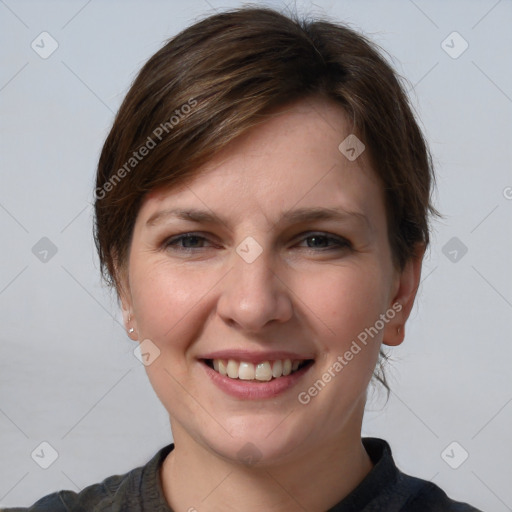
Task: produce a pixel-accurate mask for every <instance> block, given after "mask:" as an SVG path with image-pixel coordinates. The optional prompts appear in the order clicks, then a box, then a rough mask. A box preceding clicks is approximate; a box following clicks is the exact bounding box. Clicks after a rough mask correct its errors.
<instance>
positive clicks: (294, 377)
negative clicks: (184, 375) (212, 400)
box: [201, 361, 313, 400]
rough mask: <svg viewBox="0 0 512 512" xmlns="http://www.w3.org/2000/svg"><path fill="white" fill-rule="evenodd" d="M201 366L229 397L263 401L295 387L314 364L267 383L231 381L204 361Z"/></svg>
mask: <svg viewBox="0 0 512 512" xmlns="http://www.w3.org/2000/svg"><path fill="white" fill-rule="evenodd" d="M201 366H202V367H203V368H204V369H205V371H206V374H207V375H208V377H210V379H212V381H213V383H214V384H215V385H216V386H217V387H219V388H220V389H221V390H222V391H224V392H225V393H227V394H228V395H231V396H233V397H235V398H240V399H243V400H262V399H265V398H274V397H276V396H278V395H280V394H282V393H284V392H285V391H287V390H288V389H290V388H291V387H293V386H294V385H295V384H297V382H298V381H299V380H300V379H301V378H302V376H303V375H305V374H306V373H307V371H308V370H309V369H310V368H311V367H312V366H313V364H311V363H310V364H308V365H307V366H305V367H304V368H301V369H300V370H297V371H296V372H294V373H291V374H290V375H286V376H283V377H278V378H277V379H272V380H269V381H267V382H265V381H252V380H241V379H231V378H230V377H225V376H224V375H221V374H220V373H218V372H216V371H215V370H213V369H212V368H210V367H209V366H208V365H207V364H206V363H204V362H203V361H201Z"/></svg>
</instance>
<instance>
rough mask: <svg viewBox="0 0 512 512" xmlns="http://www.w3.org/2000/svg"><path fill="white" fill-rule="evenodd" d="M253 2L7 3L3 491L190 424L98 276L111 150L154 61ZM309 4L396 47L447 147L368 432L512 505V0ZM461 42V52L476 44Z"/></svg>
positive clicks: (3, 30) (114, 455)
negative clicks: (428, 234) (96, 210)
mask: <svg viewBox="0 0 512 512" xmlns="http://www.w3.org/2000/svg"><path fill="white" fill-rule="evenodd" d="M261 3H262V4H263V3H266V4H267V5H276V6H282V5H283V3H282V2H278V1H275V2H261ZM235 5H241V2H237V1H232V2H221V1H216V0H210V1H205V0H196V1H189V2H187V4H186V5H185V4H183V3H181V2H178V1H166V2H164V1H145V2H143V1H131V2H130V1H123V2H121V1H103V2H101V1H99V0H92V1H89V2H86V1H82V2H75V1H66V2H64V1H62V2H52V1H44V2H36V1H33V2H28V1H14V0H0V24H1V25H0V52H1V54H2V56H1V58H2V65H1V67H0V103H1V113H2V116H1V123H0V126H1V147H0V158H1V164H0V173H1V188H0V232H1V237H2V251H1V253H0V311H1V313H0V314H1V324H0V434H1V439H0V457H1V459H0V503H1V504H2V505H4V506H5V505H7V506H9V505H11V506H12V505H25V506H28V505H29V504H31V503H33V502H34V501H35V500H36V499H38V498H40V497H42V496H43V495H46V494H48V493H50V492H54V491H56V490H60V489H64V488H66V489H72V490H76V491H78V490H79V489H82V488H84V487H85V486H87V485H90V484H92V483H96V482H99V481H100V480H102V479H103V478H105V477H107V476H109V475H111V474H114V473H124V472H126V471H128V470H130V469H132V468H134V467H136V466H138V465H141V464H144V463H145V462H147V460H149V458H150V457H151V456H152V455H153V454H154V453H155V452H156V451H157V450H158V449H159V448H160V447H162V446H163V445H164V444H167V443H169V442H171V440H172V438H171V434H170V429H169V423H168V418H167V414H166V411H165V410H164V408H163V406H162V405H161V404H160V403H159V401H158V399H157V398H156V396H155V395H154V392H153V391H152V389H151V387H150V385H149V382H148V380H147V377H146V374H145V370H144V367H143V366H142V364H140V363H139V361H138V360H137V359H136V358H135V357H134V355H133V350H134V349H135V347H136V344H135V343H134V342H132V341H130V340H129V339H128V337H127V335H126V334H125V332H124V330H123V328H122V326H121V317H120V314H119V312H118V309H117V305H116V302H115V300H114V299H113V298H112V296H111V295H110V294H109V292H108V291H107V290H106V289H105V288H104V287H103V286H102V284H101V282H100V279H99V272H98V263H97V259H96V255H95V251H94V246H93V240H92V208H91V202H92V199H93V195H92V191H93V180H94V173H95V165H96V162H97V158H98V155H99V151H100V148H101V145H102V143H103V140H104V138H105V136H106V134H107V132H108V130H109V128H110V125H111V123H112V121H113V115H114V112H115V111H116V110H117V108H118V107H119V105H120V102H121V100H122V98H123V95H124V94H125V93H126V91H127V89H128V87H129V85H130V83H131V81H132V79H133V78H134V76H135V73H136V72H137V71H138V70H139V68H140V67H141V66H142V64H143V63H144V62H145V61H146V60H147V59H148V58H149V57H150V56H151V55H152V54H153V53H154V52H156V51H157V50H158V49H159V48H160V47H161V45H162V43H163V41H164V40H165V39H167V38H169V37H171V36H172V35H174V34H176V33H177V32H178V31H179V30H181V29H182V28H184V27H186V26H187V25H189V24H191V23H192V22H193V21H195V20H196V19H197V18H198V17H202V16H203V15H205V14H207V13H213V12H215V10H216V9H220V8H223V7H227V6H235ZM295 5H296V8H297V10H298V11H299V12H301V13H304V12H308V13H310V14H315V13H324V12H327V13H328V14H330V15H332V16H333V17H334V18H336V19H338V20H340V21H345V22H347V23H348V24H349V25H350V26H352V27H354V28H356V29H359V30H361V31H362V32H363V33H365V34H367V35H369V36H370V37H371V38H372V39H373V40H374V41H376V42H377V43H378V44H380V45H381V46H383V47H384V48H385V49H386V50H387V51H388V52H389V53H390V54H391V55H393V57H394V65H395V67H396V68H397V70H398V71H399V73H401V74H402V75H403V76H405V77H406V78H407V79H408V80H409V82H410V87H411V97H412V101H413V103H414V105H415V107H416V109H417V112H418V115H419V117H420V119H421V122H422V126H423V127H424V130H425V133H426V135H427V138H428V140H429V143H430V144H431V148H432V151H433V154H434V157H435V164H436V168H437V172H438V193H437V195H436V204H437V206H438V208H439V209H440V210H441V211H442V212H443V213H444V214H445V215H446V218H445V219H444V220H442V221H438V222H436V223H435V225H434V236H433V240H432V248H431V250H430V252H429V253H428V255H427V258H426V261H425V264H424V270H423V272H424V273H423V281H422V285H421V288H420V291H419V295H418V299H417V304H416V306H415V308H414V310H413V314H412V316H411V319H410V321H409V323H408V324H407V328H406V334H407V335H406V341H405V343H404V344H403V345H402V346H400V347H398V348H396V349H393V350H392V355H393V358H394V363H393V366H392V367H391V368H388V377H389V378H390V383H391V386H392V389H393V392H392V394H391V397H390V400H389V402H388V404H387V405H385V404H384V400H383V398H382V394H381V395H379V394H375V395H372V398H371V400H370V402H369V404H368V412H367V415H366V417H365V423H364V431H363V434H364V435H373V436H378V437H382V438H385V439H387V440H388V441H389V442H390V444H391V446H392V449H393V453H394V455H395V457H396V460H397V463H398V464H399V466H400V467H401V469H402V470H404V471H406V472H408V473H411V474H414V475H416V476H419V477H422V478H425V479H429V480H430V479H431V480H432V481H433V482H435V483H436V484H438V485H439V486H441V487H442V488H444V489H445V490H446V491H447V492H448V493H449V495H451V496H452V497H453V498H457V499H463V500H465V501H468V502H471V503H472V504H474V505H475V506H478V507H479V508H482V509H483V510H489V511H490V510H492V511H496V512H501V511H505V510H512V487H511V486H510V481H511V476H512V475H511V470H510V460H511V459H512V445H511V442H510V426H511V420H512V404H511V401H512V382H511V378H510V375H511V372H510V360H511V359H512V343H511V334H510V333H511V332H512V314H511V313H512V272H511V266H510V254H511V253H512V237H511V236H510V235H511V230H510V225H511V221H512V200H511V198H512V188H511V187H512V173H511V164H510V162H512V150H511V147H512V144H511V142H512V141H511V126H512V66H511V65H510V64H511V49H512V31H511V30H510V27H511V26H512V2H511V1H510V0H501V1H494V0H493V1H468V0H463V1H462V0H461V1H449V2H447V1H444V2H443V1H429V2H427V1H425V0H423V1H420V0H416V1H414V2H413V1H407V0H403V1H390V0H386V1H380V2H377V1H369V0H359V1H357V2H356V1H339V2H335V1H317V2H316V3H315V4H313V3H310V2H305V1H304V2H299V1H298V2H296V3H295ZM43 31H47V32H49V33H50V34H51V36H52V37H53V38H54V39H55V40H56V41H57V42H58V45H59V46H58V49H57V50H56V51H55V53H53V54H52V55H51V56H50V57H48V58H47V59H43V58H41V57H40V56H39V55H38V54H37V53H36V52H35V51H34V50H33V49H32V48H31V43H32V41H33V40H36V42H37V41H38V39H36V38H37V37H38V36H39V34H40V33H41V32H43ZM453 31H457V32H458V33H460V35H461V36H462V37H463V38H464V40H466V41H467V43H468V44H469V47H468V48H467V50H466V51H465V52H464V53H462V54H461V55H460V56H458V58H452V57H451V56H450V55H448V54H447V53H446V51H445V50H444V49H443V47H442V42H443V41H444V40H446V38H447V36H448V35H449V34H451V33H452V32H453ZM452 41H453V42H452ZM447 44H448V45H449V46H452V47H453V48H451V50H450V51H451V52H452V53H453V52H458V51H460V49H461V48H462V44H463V43H462V41H461V40H459V39H457V36H455V39H454V38H453V37H452V38H451V39H450V38H449V39H448V40H447V42H445V43H444V45H445V48H446V45H447ZM45 47H46V48H48V47H49V46H48V44H46V46H45ZM507 187H508V188H507ZM42 237H47V238H48V239H50V240H51V242H52V243H53V244H54V245H55V246H56V248H57V252H56V254H55V255H53V256H52V254H51V252H50V253H48V255H47V261H46V262H43V261H40V259H39V258H38V257H36V255H35V254H34V253H33V252H32V248H33V247H34V246H35V245H36V243H37V242H38V241H39V240H40V239H41V238H42ZM453 237H457V239H458V241H455V242H453V241H452V242H450V244H449V245H448V246H446V244H447V243H448V242H449V241H450V240H451V239H452V238H453ZM40 243H43V244H44V243H45V242H40ZM461 243H462V244H464V246H465V247H467V253H466V254H465V255H462V252H461V250H460V248H461V247H462V246H461V245H460V244H461ZM453 244H455V245H453ZM457 244H458V245H457ZM37 247H38V246H36V248H37ZM443 248H444V250H443ZM43 249H44V247H43ZM39 250H41V248H39ZM453 250H456V251H457V256H458V260H457V261H455V262H454V261H452V259H453V257H454V255H455V253H453ZM35 252H37V251H35ZM450 252H451V254H450ZM40 257H42V255H41V254H40ZM43 441H46V442H48V443H50V445H51V446H52V447H54V449H55V450H56V451H57V452H58V454H59V457H58V458H57V460H56V461H55V462H54V463H53V464H52V465H51V466H50V467H49V468H48V469H42V468H41V467H39V465H38V464H36V462H35V461H34V460H33V459H32V458H31V453H32V452H33V451H34V450H35V449H36V448H37V447H39V445H40V443H41V442H43ZM453 441H456V442H457V443H459V444H458V445H457V446H455V448H454V449H453V451H452V450H451V448H450V449H448V451H447V452H445V448H446V447H447V446H448V445H450V443H452V442H453ZM461 447H462V448H461ZM462 449H464V450H465V451H467V452H468V454H469V457H468V458H467V460H465V461H464V462H463V463H462V464H461V465H460V466H459V467H458V469H452V468H451V467H450V466H449V465H448V464H447V463H446V462H445V460H449V461H450V462H451V463H452V465H455V464H457V463H460V461H461V460H462V455H463V454H464V452H462ZM443 452H444V453H445V458H444V459H443V457H442V453H443ZM48 453H49V452H48V450H47V451H46V454H48ZM446 453H448V458H447V456H446ZM45 456H46V455H45ZM34 458H35V459H37V457H34Z"/></svg>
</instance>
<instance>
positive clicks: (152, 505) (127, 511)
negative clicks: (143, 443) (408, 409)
mask: <svg viewBox="0 0 512 512" xmlns="http://www.w3.org/2000/svg"><path fill="white" fill-rule="evenodd" d="M362 441H363V445H364V447H365V449H366V451H367V452H368V455H369V456H370V458H371V459H372V462H373V463H374V467H373V469H372V470H371V471H370V473H368V475H367V476H366V477H365V479H364V480H363V481H362V482H361V483H360V484H359V485H358V486H357V487H356V488H355V489H354V490H353V491H352V492H351V493H350V495H349V496H347V497H346V498H345V499H343V500H342V501H340V502H339V503H338V504H337V505H335V506H334V507H332V508H331V509H329V510H328V511H327V512H482V511H480V510H478V509H476V508H474V507H472V506H470V505H468V504H466V503H460V502H455V501H453V500H451V499H449V498H448V497H447V496H446V494H445V493H444V492H443V491H442V490H441V489H440V488H439V487H437V486H436V485H434V484H433V483H431V482H428V481H426V480H421V479H419V478H414V477H412V476H408V475H406V474H405V473H402V472H401V471H400V470H399V469H398V468H397V467H396V465H395V463H394V461H393V457H392V455H391V448H390V447H389V444H388V443H387V442H386V441H384V440H382V439H376V438H371V437H365V438H363V439H362ZM173 448H174V444H169V445H167V446H165V447H164V448H162V449H161V450H159V451H158V452H157V453H156V455H155V456H154V457H153V458H152V459H151V460H150V461H149V462H148V463H147V464H146V465H144V466H141V467H138V468H135V469H133V470H131V471H130V472H128V473H126V474H124V475H114V476H110V477H108V478H106V479H105V480H103V482H101V483H98V484H94V485H90V486H89V487H86V488H85V489H84V490H83V491H82V492H80V493H78V494H77V493H75V492H72V491H59V492H56V493H53V494H49V495H48V496H46V497H44V498H41V499H40V500H39V501H37V502H36V503H34V505H32V506H31V507H29V508H8V509H3V512H107V511H108V512H143V511H144V512H150V511H151V512H172V509H171V508H170V507H169V505H168V504H167V502H166V501H165V498H164V494H163V490H162V486H161V483H160V473H159V471H160V467H161V465H162V463H163V461H164V459H165V457H166V456H167V454H168V453H169V452H170V451H171V450H172V449H173Z"/></svg>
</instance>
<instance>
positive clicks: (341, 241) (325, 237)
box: [302, 233, 352, 251]
mask: <svg viewBox="0 0 512 512" xmlns="http://www.w3.org/2000/svg"><path fill="white" fill-rule="evenodd" d="M302 240H303V241H308V240H311V241H312V243H311V244H308V247H307V248H308V249H320V250H324V251H325V250H332V249H334V250H336V249H338V250H339V249H344V248H349V249H350V248H352V245H351V243H350V242H349V241H348V240H347V239H345V238H342V237H339V236H334V235H330V234H327V233H311V234H309V235H308V236H306V237H304V238H303V239H302ZM329 243H331V244H332V245H330V246H328V245H327V244H329Z"/></svg>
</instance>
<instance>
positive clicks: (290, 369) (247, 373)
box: [201, 359, 314, 383]
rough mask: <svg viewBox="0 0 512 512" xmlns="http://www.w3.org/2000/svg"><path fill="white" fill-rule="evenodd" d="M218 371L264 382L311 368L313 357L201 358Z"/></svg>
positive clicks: (224, 375) (235, 377)
mask: <svg viewBox="0 0 512 512" xmlns="http://www.w3.org/2000/svg"><path fill="white" fill-rule="evenodd" d="M201 362H202V363H203V364H205V365H206V366H208V367H209V368H210V369H212V370H213V371H215V372H216V373H218V374H220V375H222V376H223V377H227V378H229V379H232V380H239V381H249V382H255V383H258V382H260V383H264V382H270V381H275V380H279V379H283V377H288V376H289V375H293V374H295V373H298V372H301V370H303V369H305V368H309V367H310V366H311V365H312V364H313V363H314V360H313V359H276V360H266V361H260V362H256V363H255V362H251V361H243V360H236V359H201Z"/></svg>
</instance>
